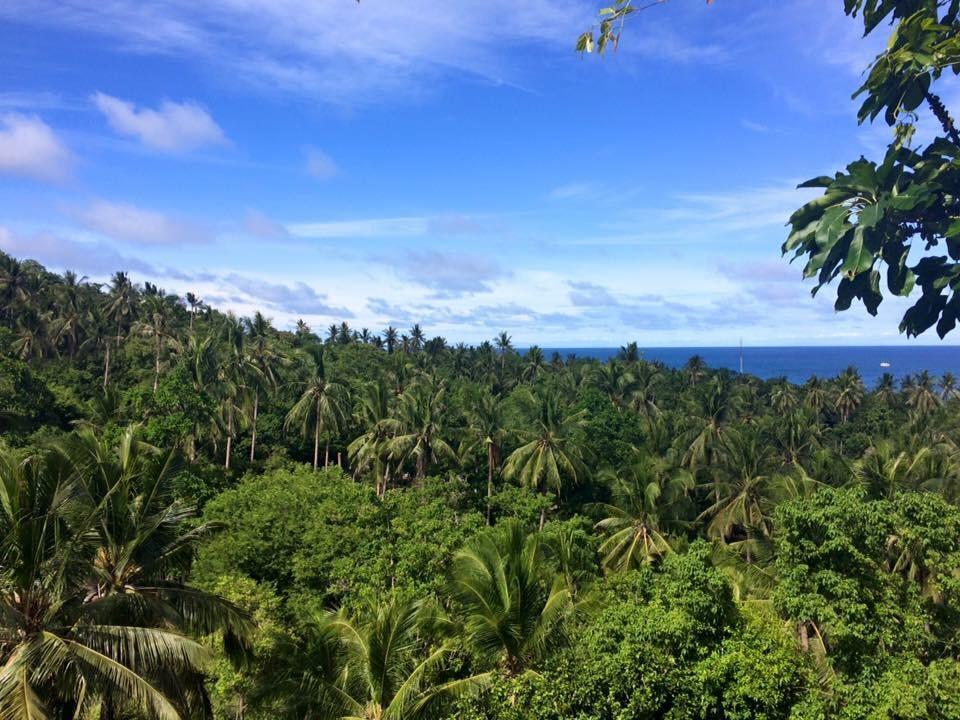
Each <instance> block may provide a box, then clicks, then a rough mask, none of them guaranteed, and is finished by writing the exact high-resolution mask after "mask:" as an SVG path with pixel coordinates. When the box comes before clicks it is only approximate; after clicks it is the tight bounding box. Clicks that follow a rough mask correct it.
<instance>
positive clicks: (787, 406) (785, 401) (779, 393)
mask: <svg viewBox="0 0 960 720" xmlns="http://www.w3.org/2000/svg"><path fill="white" fill-rule="evenodd" d="M770 403H771V404H772V405H773V409H774V410H776V411H777V412H778V413H779V414H780V415H785V414H786V413H788V412H790V411H791V410H793V409H794V408H795V407H796V406H797V396H796V394H795V393H794V391H793V386H792V385H791V384H790V383H788V382H787V381H786V380H781V381H780V382H778V383H777V386H776V387H775V388H774V390H773V392H772V393H771V394H770Z"/></svg>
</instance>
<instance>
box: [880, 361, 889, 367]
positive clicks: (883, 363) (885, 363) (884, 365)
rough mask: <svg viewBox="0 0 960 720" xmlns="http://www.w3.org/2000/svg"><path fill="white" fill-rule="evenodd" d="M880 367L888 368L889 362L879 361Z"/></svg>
mask: <svg viewBox="0 0 960 720" xmlns="http://www.w3.org/2000/svg"><path fill="white" fill-rule="evenodd" d="M880 367H882V368H888V367H890V363H888V362H882V363H880Z"/></svg>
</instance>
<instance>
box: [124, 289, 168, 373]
mask: <svg viewBox="0 0 960 720" xmlns="http://www.w3.org/2000/svg"><path fill="white" fill-rule="evenodd" d="M172 312H173V308H172V307H171V301H170V298H168V297H167V296H165V295H162V294H156V293H152V294H149V295H146V296H145V297H144V298H143V303H142V311H141V313H140V317H141V319H140V320H138V321H137V322H135V323H134V324H133V325H132V326H131V329H132V330H133V331H135V332H139V333H140V334H141V335H143V336H144V337H148V338H152V339H153V353H154V354H153V392H156V391H157V386H158V385H159V384H160V358H161V355H162V354H163V349H164V347H165V346H167V345H171V344H175V343H176V340H175V338H174V336H173V331H172V329H171V327H170V322H171V315H172Z"/></svg>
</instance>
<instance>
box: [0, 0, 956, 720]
mask: <svg viewBox="0 0 960 720" xmlns="http://www.w3.org/2000/svg"><path fill="white" fill-rule="evenodd" d="M632 7H633V6H632V5H631V3H629V2H620V3H617V4H616V5H615V7H614V8H612V9H610V10H609V11H608V12H607V15H608V16H609V15H613V20H615V21H616V23H614V24H606V25H603V26H601V39H600V40H594V39H592V38H591V39H590V40H589V42H590V43H594V42H596V43H597V45H596V47H599V48H600V49H603V48H604V47H606V46H607V45H608V44H609V43H610V42H611V41H613V43H614V44H616V42H619V39H620V33H621V32H622V28H623V25H622V21H623V20H624V19H626V18H627V17H628V16H629V15H630V8H632ZM846 7H847V10H848V12H849V13H850V14H857V15H859V16H861V17H862V18H863V20H864V22H865V24H866V31H867V32H868V33H869V32H876V31H878V28H889V27H890V26H889V22H893V23H894V25H893V36H892V41H891V44H890V46H889V49H888V50H887V51H886V52H885V53H884V54H883V55H881V56H880V58H878V60H877V61H876V63H875V64H874V66H873V67H872V69H871V71H870V74H869V78H868V80H867V84H866V85H865V87H864V90H863V91H862V92H863V94H864V97H865V105H864V110H863V111H862V116H863V118H868V117H879V116H883V117H884V119H885V120H886V121H887V122H888V123H889V124H891V125H892V126H895V127H896V136H895V139H894V141H893V143H892V144H891V146H890V149H889V151H888V153H887V156H886V157H885V158H884V159H883V161H882V162H881V163H880V164H879V165H878V164H873V163H871V162H870V161H867V160H860V161H857V162H855V163H854V164H852V165H851V166H850V167H849V168H848V170H847V171H846V172H844V173H840V174H838V175H837V176H835V177H833V178H824V179H821V180H817V181H814V183H813V184H815V185H816V186H817V187H822V188H823V189H824V195H823V196H822V197H821V198H820V199H818V200H815V201H813V202H812V203H810V204H809V205H807V206H805V207H804V208H802V209H801V210H799V211H798V213H797V214H795V215H794V217H793V219H792V220H791V224H792V226H793V234H792V235H791V239H790V240H789V241H788V243H787V246H785V249H786V250H787V251H790V250H795V251H796V252H797V253H798V254H799V255H801V256H805V257H806V259H807V262H808V265H807V270H806V273H807V274H808V275H816V276H817V278H818V283H819V284H821V285H822V284H827V283H829V282H830V281H832V280H835V279H838V278H839V279H840V283H839V285H838V286H837V292H838V301H837V302H838V308H840V309H845V308H846V307H849V305H850V303H851V299H852V298H853V297H857V298H859V299H861V300H862V301H863V302H864V303H865V304H866V305H867V307H868V309H871V308H875V305H876V303H878V302H879V301H880V293H881V291H880V290H879V287H880V285H879V283H880V268H881V267H885V268H886V269H885V272H886V283H887V288H888V290H889V291H890V292H892V293H895V294H909V293H910V291H911V289H913V288H914V287H916V289H917V290H918V291H919V293H920V295H919V299H918V300H917V301H916V303H915V304H914V306H913V307H912V308H911V310H910V311H909V312H908V313H907V316H905V318H904V328H905V329H906V330H907V331H908V332H911V333H916V332H922V331H923V330H924V329H926V328H927V327H930V326H932V325H934V324H936V325H937V329H938V331H940V332H941V334H943V333H944V332H946V331H949V330H950V329H951V328H952V327H953V322H954V319H955V310H954V309H953V308H954V304H955V302H956V301H955V298H956V297H957V296H956V295H955V294H954V283H955V282H957V281H956V280H955V278H954V276H955V274H956V272H957V270H956V268H957V267H958V266H957V262H958V258H960V256H958V255H957V254H956V253H955V252H954V250H955V249H956V248H955V247H954V245H955V238H954V235H955V234H956V233H954V232H953V230H954V229H955V228H954V225H956V224H957V219H956V215H957V214H958V213H957V212H955V208H954V205H955V195H954V191H953V187H954V185H955V182H956V178H955V176H956V173H957V167H956V166H957V160H956V155H955V151H956V150H957V148H958V146H960V142H957V138H956V131H955V130H954V129H953V121H952V119H951V116H950V114H949V112H948V110H947V109H946V107H945V106H944V105H943V102H942V100H941V99H940V98H939V96H938V95H936V94H935V93H934V91H933V89H932V88H933V85H934V82H935V81H938V80H940V75H941V73H942V72H943V71H945V70H951V69H954V68H955V66H954V65H951V63H952V62H953V61H954V60H955V59H956V53H955V51H954V50H953V49H952V48H953V44H954V43H955V42H956V33H957V29H958V27H960V26H958V24H957V13H958V2H957V1H954V2H932V1H926V2H925V1H921V0H915V1H913V2H910V1H907V0H902V1H900V2H896V1H883V0H868V1H866V2H855V1H853V0H851V1H850V2H847V3H846ZM608 20H609V18H608ZM604 33H606V40H603V39H602V38H603V34H604ZM582 43H587V40H582ZM593 47H594V46H592V45H591V46H584V47H583V49H593ZM921 107H926V108H928V109H929V110H930V111H931V112H933V113H934V114H935V115H936V117H937V119H938V121H939V122H940V125H941V126H942V128H943V136H942V137H938V138H936V139H934V140H933V141H931V142H930V143H929V144H926V145H924V146H923V147H919V148H918V147H916V146H915V145H914V144H911V142H913V138H914V137H915V135H914V132H913V128H914V124H913V122H912V120H911V119H912V117H913V115H912V113H917V112H919V109H920V108H921ZM917 245H920V246H923V247H925V251H926V253H927V254H925V255H924V256H923V257H922V258H921V259H916V258H913V259H910V260H908V259H907V254H908V252H909V251H910V250H912V249H913V248H914V247H915V246H917ZM944 246H945V247H946V249H947V252H948V254H949V258H947V257H946V256H938V255H936V252H937V248H940V247H944ZM818 287H819V285H818ZM958 438H960V384H958V382H957V379H956V378H955V377H954V376H952V375H950V374H947V375H944V376H942V377H931V376H930V375H929V374H928V373H920V374H918V375H916V376H913V377H909V378H907V379H906V380H904V381H903V382H901V383H897V382H895V381H894V379H893V378H892V377H891V376H889V375H887V376H885V377H883V378H882V379H881V381H880V382H879V383H878V384H877V385H876V386H875V387H869V388H868V387H865V386H864V384H863V382H862V380H861V378H860V377H859V375H858V373H857V371H856V370H855V369H852V368H851V369H849V370H847V371H845V372H843V373H841V374H840V375H839V376H837V377H833V378H816V377H812V378H810V379H809V380H808V381H807V382H806V383H804V384H803V385H800V386H798V385H794V384H791V383H789V382H787V381H786V380H783V379H774V380H760V379H758V378H755V377H752V376H749V375H738V374H734V373H731V372H729V371H726V370H714V369H711V368H709V367H707V366H706V365H705V364H704V362H703V361H702V360H701V359H699V358H697V357H693V358H691V359H690V361H689V362H688V363H687V364H686V366H684V367H683V368H679V369H671V368H668V367H665V366H663V365H661V364H658V363H653V362H648V361H646V360H644V358H643V355H642V352H641V351H640V350H639V348H638V345H637V343H636V342H627V343H626V344H625V345H624V346H623V347H622V348H621V351H620V353H619V356H618V357H617V358H616V359H614V360H611V361H610V362H608V363H599V362H596V361H593V360H584V359H578V358H576V357H561V356H559V355H557V354H552V355H550V356H547V354H546V353H544V351H542V350H541V349H539V348H537V347H532V348H529V349H527V350H525V351H523V352H522V353H521V352H518V351H517V350H516V349H515V348H514V347H513V344H512V342H511V337H510V335H509V333H508V332H503V333H501V334H500V335H499V336H498V337H496V338H492V339H491V341H489V342H484V343H482V344H480V345H479V346H476V347H467V346H465V345H462V344H458V345H451V344H450V343H448V342H447V341H446V340H445V339H444V338H442V337H431V336H430V335H429V334H428V333H427V331H426V330H425V329H424V328H422V327H420V326H419V325H414V326H413V327H412V328H409V329H405V328H404V329H398V328H394V327H388V328H385V329H376V330H374V331H370V330H369V329H356V328H351V327H350V326H349V325H348V324H347V323H346V322H344V323H340V324H334V325H331V326H330V327H329V328H327V329H321V328H311V327H309V326H308V325H307V324H306V323H305V322H303V321H301V322H299V323H298V324H297V325H296V327H295V328H291V329H282V328H277V327H275V326H274V325H273V324H272V323H271V321H270V319H269V318H267V317H266V316H264V315H262V314H260V313H257V314H254V315H253V316H251V317H245V318H238V317H235V316H233V315H231V314H229V313H223V312H220V311H218V310H217V309H215V308H212V307H210V306H209V305H208V304H206V303H205V302H204V301H203V298H201V297H198V296H196V295H193V294H189V293H188V294H186V295H185V296H183V297H178V296H176V295H173V294H170V293H167V292H165V291H164V290H163V289H161V288H159V287H157V286H156V285H153V284H151V283H150V282H144V283H142V284H140V283H136V282H134V281H133V280H132V279H131V278H130V277H129V276H128V275H127V274H125V273H124V272H117V273H115V274H114V275H113V277H112V278H111V279H110V281H109V282H108V283H105V284H101V283H95V282H92V281H90V280H89V279H87V278H84V277H79V276H77V275H76V274H74V273H70V272H66V273H64V274H62V275H61V274H57V273H54V272H51V271H49V270H47V269H45V268H44V267H42V266H41V265H39V264H38V263H36V262H34V261H32V260H30V259H27V258H14V257H10V256H7V255H3V254H0V617H2V621H0V660H2V666H0V720H41V719H47V718H49V719H50V720H54V719H57V720H61V719H62V720H67V719H68V718H84V719H86V718H90V719H91V720H93V719H95V718H101V719H103V720H118V719H120V718H131V719H132V718H137V719H140V718H144V719H146V718H165V719H174V718H184V719H186V718H210V717H213V718H223V719H226V718H236V719H241V718H249V719H263V720H268V719H273V718H290V719H294V718H297V719H299V718H366V719H369V720H374V719H378V720H388V719H389V720H413V719H418V718H467V719H471V720H472V719H476V720H481V719H490V720H521V719H526V718H535V719H540V718H542V719H544V720H546V719H551V720H553V719H556V720H559V719H560V718H576V719H577V720H601V719H603V720H607V719H609V720H630V719H637V720H640V719H647V718H666V719H670V720H681V719H686V718H702V719H704V720H707V719H710V720H714V719H716V720H720V719H730V720H747V719H750V718H757V719H760V718H763V719H765V720H774V719H776V718H784V719H786V718H792V719H795V720H800V719H807V718H809V719H811V720H813V719H818V720H819V719H826V718H843V719H850V720H853V719H860V718H875V719H878V720H879V719H889V720H894V719H897V720H900V719H907V718H918V719H919V718H960V659H958V654H960V446H958Z"/></svg>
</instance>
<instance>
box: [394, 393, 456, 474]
mask: <svg viewBox="0 0 960 720" xmlns="http://www.w3.org/2000/svg"><path fill="white" fill-rule="evenodd" d="M446 395H447V392H446V387H445V386H444V385H443V383H437V382H436V381H435V380H433V379H432V378H422V379H420V380H418V381H417V382H416V383H414V384H413V385H412V386H411V387H409V388H408V389H407V390H406V391H405V392H404V393H403V395H401V396H400V408H399V414H398V418H397V419H398V421H399V429H398V430H397V435H396V437H394V438H393V439H392V440H391V441H390V453H391V455H392V457H393V458H394V459H396V460H397V461H398V462H403V461H404V460H406V459H408V458H411V457H412V458H413V460H414V466H415V470H414V478H415V479H416V480H417V482H420V481H422V480H423V479H424V478H425V477H426V476H427V473H428V472H429V471H430V468H431V467H432V466H433V465H434V464H435V463H436V462H438V461H439V460H442V459H447V460H450V461H455V460H456V453H455V452H454V451H453V448H452V447H450V444H449V443H448V442H447V441H446V440H445V439H444V437H443V436H444V435H445V434H446V426H445V423H446Z"/></svg>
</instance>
